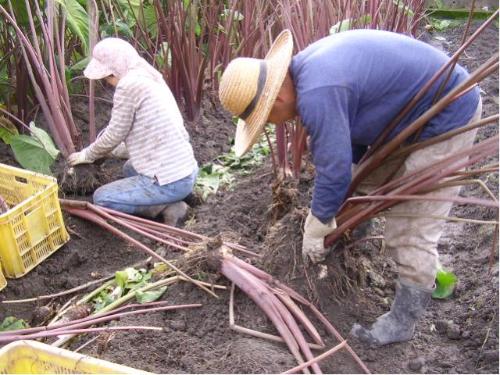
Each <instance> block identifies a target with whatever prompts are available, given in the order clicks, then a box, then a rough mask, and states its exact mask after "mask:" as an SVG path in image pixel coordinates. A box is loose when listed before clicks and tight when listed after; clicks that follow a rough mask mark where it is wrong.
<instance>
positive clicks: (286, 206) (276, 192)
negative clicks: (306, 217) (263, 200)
mask: <svg viewBox="0 0 500 375" xmlns="http://www.w3.org/2000/svg"><path fill="white" fill-rule="evenodd" d="M272 191H273V203H272V205H271V208H270V216H271V224H274V223H276V222H277V221H278V220H280V219H282V218H283V216H285V215H286V214H287V213H289V212H290V210H291V209H292V208H293V207H295V206H297V202H298V196H299V191H298V189H297V182H296V181H295V180H290V179H288V180H283V179H276V180H275V182H274V183H273V186H272Z"/></svg>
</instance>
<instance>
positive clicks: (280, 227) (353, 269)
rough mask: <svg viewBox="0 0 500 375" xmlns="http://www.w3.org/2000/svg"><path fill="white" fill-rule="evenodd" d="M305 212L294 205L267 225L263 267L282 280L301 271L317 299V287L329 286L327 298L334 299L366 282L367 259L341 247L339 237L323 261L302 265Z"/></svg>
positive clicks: (299, 274)
mask: <svg viewBox="0 0 500 375" xmlns="http://www.w3.org/2000/svg"><path fill="white" fill-rule="evenodd" d="M306 215H307V209H305V208H304V209H295V210H293V211H291V212H290V213H288V214H287V215H285V216H284V217H283V218H282V219H281V220H279V221H278V222H277V223H276V224H274V225H273V226H272V227H271V228H270V229H269V232H268V235H267V238H266V246H265V248H266V249H267V250H266V253H265V254H264V259H263V265H264V269H265V270H266V271H268V272H269V273H271V274H273V275H278V276H279V278H280V279H282V280H285V281H288V280H293V279H295V278H301V277H304V275H305V277H306V279H307V280H306V281H307V286H308V293H309V297H310V298H311V299H313V300H317V299H318V290H320V289H322V288H324V287H326V289H327V290H329V294H330V298H333V299H336V300H337V299H339V298H342V297H345V296H347V295H349V293H352V291H353V289H356V288H358V287H359V286H364V285H366V279H367V273H366V267H365V264H366V262H367V261H368V262H369V260H368V259H367V258H366V257H365V256H364V255H363V254H362V253H361V252H360V251H358V250H354V249H350V248H346V249H344V248H345V247H346V246H345V244H344V242H343V241H339V242H338V243H337V244H336V245H335V246H334V247H333V249H332V250H331V253H330V254H329V255H328V257H327V259H326V261H325V262H323V263H321V264H320V265H311V266H309V267H304V262H303V259H302V236H303V233H302V230H303V229H302V228H303V225H304V221H305V217H306ZM320 286H321V287H320Z"/></svg>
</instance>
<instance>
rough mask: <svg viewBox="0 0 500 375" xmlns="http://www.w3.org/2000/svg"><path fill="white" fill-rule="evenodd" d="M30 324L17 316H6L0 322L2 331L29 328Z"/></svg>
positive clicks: (0, 330)
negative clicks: (0, 322)
mask: <svg viewBox="0 0 500 375" xmlns="http://www.w3.org/2000/svg"><path fill="white" fill-rule="evenodd" d="M28 327H29V325H28V323H26V322H25V321H24V320H23V319H18V318H16V317H15V316H8V317H6V318H5V319H4V320H3V322H2V324H0V332H3V331H13V330H15V329H23V328H28Z"/></svg>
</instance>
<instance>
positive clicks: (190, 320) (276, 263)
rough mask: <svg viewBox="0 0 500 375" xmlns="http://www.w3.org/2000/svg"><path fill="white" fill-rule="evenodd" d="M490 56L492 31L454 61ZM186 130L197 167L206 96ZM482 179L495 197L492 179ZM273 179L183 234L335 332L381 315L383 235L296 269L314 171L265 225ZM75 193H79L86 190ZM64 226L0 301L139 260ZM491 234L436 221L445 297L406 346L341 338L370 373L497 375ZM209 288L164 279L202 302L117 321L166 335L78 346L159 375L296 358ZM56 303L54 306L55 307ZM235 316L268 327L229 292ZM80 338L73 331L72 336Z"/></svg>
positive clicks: (493, 82)
mask: <svg viewBox="0 0 500 375" xmlns="http://www.w3.org/2000/svg"><path fill="white" fill-rule="evenodd" d="M475 27H477V25H475ZM461 37H462V28H457V29H453V30H447V31H445V32H442V33H439V34H428V35H426V38H427V41H428V42H431V43H432V44H434V45H436V46H440V47H442V48H444V49H445V50H448V51H454V50H455V49H456V48H457V46H458V44H459V43H460V40H461ZM494 51H497V53H498V29H497V28H496V27H492V28H490V29H488V30H487V31H486V32H485V33H484V34H483V36H482V37H480V40H479V41H478V42H476V43H475V44H474V45H473V46H472V47H471V48H469V49H468V50H467V54H466V55H465V56H464V58H463V59H462V61H461V63H462V64H463V65H465V66H467V67H468V68H469V69H470V70H472V69H474V68H475V67H477V66H479V64H480V63H482V62H484V61H485V60H486V59H487V58H488V57H490V55H491V54H492V53H494ZM481 88H482V90H483V91H482V96H483V103H484V107H483V115H484V116H489V115H492V114H494V113H497V111H498V75H494V76H492V77H490V78H488V79H487V80H486V81H484V82H483V84H481ZM80 112H81V115H80V116H77V117H78V118H79V119H80V120H81V123H82V124H83V125H82V126H84V124H85V120H82V118H84V117H85V105H84V104H83V105H81V107H80ZM101 112H103V113H104V112H105V111H104V110H103V111H101ZM108 112H109V108H108ZM99 121H100V123H99V124H100V125H99V126H100V127H102V126H104V125H105V116H103V117H102V118H100V120H99ZM187 128H188V131H189V132H190V134H191V137H192V140H193V145H194V148H195V152H196V155H197V158H198V160H199V161H200V163H204V162H207V161H210V160H212V159H213V158H214V157H215V156H216V155H218V154H220V153H221V152H224V151H227V150H228V148H229V144H230V139H231V138H232V137H233V134H234V125H233V124H232V123H231V121H230V118H229V116H227V114H225V113H224V112H223V111H221V110H220V109H218V106H217V105H215V104H213V102H211V101H207V102H206V103H205V105H204V110H203V116H202V119H201V120H200V121H198V122H196V123H188V124H187ZM497 132H498V128H497V126H490V127H488V128H485V129H482V130H481V131H480V133H479V135H478V138H484V137H489V136H491V135H493V134H496V133H497ZM0 161H1V162H6V163H9V164H14V165H15V162H14V161H13V159H12V155H11V154H10V152H9V151H8V150H7V149H6V148H5V147H1V146H0ZM490 162H491V161H490ZM496 162H498V158H497V159H496ZM106 163H108V164H106ZM120 165H121V162H119V161H117V160H111V161H106V162H105V164H103V167H104V168H106V167H107V168H108V170H111V171H114V172H112V174H114V176H115V177H119V168H120ZM482 179H483V181H484V182H485V183H486V184H487V186H488V187H489V188H490V189H491V190H492V191H493V193H494V194H495V195H496V196H498V174H497V173H494V174H490V175H488V176H484V177H483V178H482ZM272 182H273V176H272V173H271V165H270V162H268V163H266V164H265V165H263V166H262V167H260V168H258V169H257V170H255V172H254V173H253V174H252V175H250V176H247V177H241V178H239V179H238V183H237V185H236V186H235V187H234V189H233V190H232V191H219V192H218V193H217V194H216V195H215V196H213V197H210V198H209V199H208V201H207V202H205V203H204V204H201V205H198V206H196V207H195V208H194V216H193V219H192V220H191V221H190V222H189V225H188V229H190V230H193V231H195V232H198V233H203V234H206V235H210V236H212V235H216V234H218V233H221V232H225V233H230V235H231V236H232V237H233V238H235V239H237V240H238V241H239V242H240V243H242V244H244V245H246V246H247V247H248V248H249V249H251V250H254V251H256V252H258V253H260V254H262V255H263V259H262V260H253V262H254V263H256V264H258V265H259V266H260V267H262V268H265V269H266V270H268V271H270V272H272V274H273V275H274V276H275V277H277V278H278V279H280V280H282V281H285V282H286V283H287V284H289V285H290V286H292V287H293V288H295V289H296V290H297V291H299V292H300V293H301V294H303V295H304V296H307V297H308V298H310V299H311V300H314V301H315V302H316V303H317V304H318V306H319V307H320V309H321V310H322V311H323V312H324V313H325V314H326V316H327V317H328V319H329V320H330V321H331V322H332V323H333V325H334V326H335V327H336V328H337V329H338V330H339V331H340V333H341V334H342V335H343V336H345V337H347V336H348V333H349V330H350V327H351V326H352V324H353V323H355V322H359V323H362V324H370V323H372V322H373V321H374V320H375V318H376V317H377V316H379V315H380V314H382V313H384V312H385V311H387V310H388V308H389V306H390V304H391V301H392V298H393V295H394V282H395V279H396V272H395V271H396V269H395V265H394V263H393V262H392V260H391V259H390V258H389V257H388V255H387V254H385V252H384V246H383V242H381V241H380V240H379V239H375V240H373V241H369V242H358V243H355V244H354V241H355V240H356V239H357V238H360V237H361V234H360V231H357V232H356V231H355V232H354V233H353V236H352V240H351V241H350V242H342V243H340V244H338V245H337V247H336V249H335V251H334V252H333V254H332V255H331V256H330V257H329V258H328V260H327V262H326V263H325V264H326V266H327V277H324V278H323V279H321V280H319V279H318V273H319V268H317V267H309V268H304V266H303V264H302V260H301V256H300V247H301V228H302V225H303V220H304V217H305V214H306V212H307V207H308V204H309V199H310V194H311V188H312V182H313V175H312V174H311V172H310V171H309V170H306V171H305V172H304V174H303V175H302V177H301V179H300V181H299V182H298V184H297V186H296V188H297V190H298V195H297V197H296V202H295V205H294V206H291V207H289V210H288V211H287V212H284V213H282V214H281V217H280V218H279V219H278V221H276V222H273V221H272V220H271V218H272V217H273V215H272V212H271V207H272V202H273V200H272V191H271V185H272ZM462 195H463V196H471V195H473V196H477V197H485V198H486V194H485V193H484V192H482V191H481V189H480V188H478V187H476V186H472V187H468V188H465V189H463V191H462ZM80 198H81V197H80ZM84 198H85V199H90V196H87V197H84ZM452 216H457V217H463V218H474V219H480V220H495V219H497V214H496V212H495V211H494V210H492V209H484V208H481V207H475V206H470V205H456V206H455V207H454V209H453V212H452ZM65 221H66V224H67V227H68V228H69V230H70V233H71V237H72V240H71V241H70V242H69V243H68V244H67V245H65V246H64V247H63V248H62V249H60V250H59V251H58V252H56V253H55V254H54V255H52V256H51V257H50V258H49V259H47V260H46V261H44V262H43V264H42V265H40V266H39V267H37V268H35V269H34V270H33V271H32V272H30V273H29V274H28V275H27V276H25V277H23V278H21V279H18V280H9V281H8V286H7V288H6V289H4V290H3V291H2V292H1V293H0V298H1V299H2V300H4V299H15V298H26V297H31V296H37V295H41V294H47V293H52V292H57V291H60V290H65V289H69V288H71V287H74V286H76V285H79V284H82V283H85V282H87V281H89V280H92V279H93V278H98V277H101V276H105V275H108V274H112V273H113V272H115V271H117V270H119V269H121V268H123V267H125V266H128V265H132V264H134V263H136V262H138V261H140V260H143V259H145V256H144V254H142V253H141V252H140V251H138V250H136V249H134V248H132V247H131V246H130V245H128V244H126V243H124V242H122V241H121V240H119V239H117V238H116V237H113V236H111V235H110V234H108V233H107V232H105V231H103V230H101V229H100V228H98V227H96V226H94V225H92V224H89V223H87V222H85V221H82V220H79V219H77V218H73V217H70V216H69V215H65ZM366 230H367V233H368V234H370V235H373V236H380V235H382V233H383V220H382V219H377V220H374V221H373V223H372V224H371V225H370V226H368V227H367V228H366ZM493 231H494V229H493V227H492V226H491V225H490V226H487V225H478V224H470V223H464V222H448V223H447V226H446V231H445V233H444V235H443V237H442V238H441V241H440V243H439V252H440V254H441V262H442V264H443V265H444V266H445V267H446V268H448V269H451V270H453V271H454V272H455V274H457V276H458V277H459V280H460V282H459V285H458V287H457V289H456V290H455V293H454V295H453V296H452V298H450V299H448V300H444V301H442V300H439V301H438V300H433V301H432V303H431V305H430V307H429V309H428V311H427V312H426V314H425V316H424V318H423V319H422V320H421V321H420V322H419V324H418V326H417V331H416V334H415V337H414V339H413V340H412V341H411V342H409V343H403V344H395V345H389V346H387V347H384V348H381V349H377V350H373V349H367V348H366V347H363V346H362V345H360V344H358V343H357V342H356V341H354V340H350V341H349V342H350V344H351V345H352V347H353V348H354V350H355V351H356V352H357V353H358V355H359V356H360V357H361V359H362V360H363V361H364V362H365V363H366V364H367V366H368V367H369V368H370V370H371V371H372V372H377V373H410V372H416V373H498V281H499V280H498V249H495V253H494V256H493V262H492V263H490V252H491V249H492V246H493ZM363 236H364V235H363ZM170 255H171V256H176V255H177V254H174V253H172V254H169V256H170ZM216 282H217V283H220V284H225V285H227V281H226V280H225V279H224V278H223V277H220V276H219V277H218V278H217V279H216ZM219 295H220V298H219V299H214V298H213V297H210V296H209V295H207V294H206V293H204V292H202V291H200V290H199V289H197V288H195V287H193V286H192V285H190V284H178V285H174V286H172V287H170V288H169V289H168V291H167V292H166V293H165V295H164V296H163V297H162V298H163V299H165V300H167V301H169V302H171V303H172V304H180V303H201V304H203V307H202V308H199V309H193V310H183V311H177V312H175V311H174V312H165V313H154V314H150V315H148V316H141V317H140V318H132V317H130V318H129V319H123V320H122V321H121V322H120V324H121V325H126V324H134V323H136V324H137V323H139V324H141V325H151V326H160V327H163V328H164V329H165V331H164V332H162V333H158V332H131V333H118V334H116V335H114V336H113V338H112V339H111V340H110V341H109V343H108V345H107V348H106V349H105V350H104V351H102V350H101V349H102V348H99V347H98V344H96V343H94V344H91V345H89V346H87V347H86V348H85V349H83V351H82V352H83V353H86V354H89V355H92V356H98V357H101V358H103V359H106V360H109V361H113V362H116V363H120V364H125V365H128V366H132V367H135V368H139V369H143V370H146V371H153V372H161V373H277V372H282V371H284V370H286V369H288V368H290V367H293V366H294V365H295V362H294V359H293V357H292V356H291V355H290V353H289V352H288V350H287V348H286V347H285V346H284V345H281V344H276V343H272V342H268V341H264V340H263V339H257V338H254V337H250V336H245V335H243V334H241V333H236V332H233V331H231V330H230V328H229V322H228V300H229V297H228V293H227V292H221V293H219ZM67 299H68V298H63V299H60V300H58V301H56V302H58V303H64V302H66V301H67ZM35 306H36V304H19V305H0V318H2V319H3V317H5V316H8V315H14V316H17V317H19V318H24V319H30V318H31V315H32V311H33V309H34V307H35ZM235 314H236V321H237V324H239V325H242V326H244V327H248V328H252V329H256V330H259V331H263V332H268V333H275V331H274V328H272V326H271V325H270V323H269V321H268V320H267V319H266V318H265V316H264V315H263V313H262V312H261V311H260V310H259V309H258V308H257V307H256V306H255V305H254V304H253V303H252V302H251V301H250V300H249V299H248V297H246V296H245V295H243V293H241V292H238V291H237V292H236V301H235ZM315 325H316V326H317V327H318V328H319V331H320V333H321V334H322V336H323V337H324V338H328V335H327V333H326V332H325V331H324V330H322V329H321V325H320V324H319V323H318V322H315ZM88 339H89V337H84V338H81V339H80V340H79V343H82V342H84V341H86V340H88ZM79 343H77V342H75V343H73V344H72V345H71V348H73V349H75V348H76V347H77V346H78V344H79ZM335 344H336V340H332V339H328V340H327V345H328V346H333V345H335ZM322 369H323V370H324V371H325V372H330V373H357V372H360V369H359V368H358V367H357V365H356V364H355V363H354V362H353V360H352V359H351V358H350V356H349V355H348V354H347V353H346V352H340V353H338V354H336V355H334V356H333V357H331V358H329V359H328V360H326V361H324V362H323V363H322Z"/></svg>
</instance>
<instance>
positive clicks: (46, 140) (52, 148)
mask: <svg viewBox="0 0 500 375" xmlns="http://www.w3.org/2000/svg"><path fill="white" fill-rule="evenodd" d="M30 130H31V133H32V134H33V138H36V140H37V141H39V142H40V143H41V144H42V146H43V148H44V149H45V151H47V152H48V153H49V155H50V156H52V158H53V159H54V160H56V159H57V156H58V155H59V150H58V149H57V148H56V145H55V144H54V142H53V141H52V138H50V135H49V134H48V133H47V132H46V131H45V130H43V129H41V128H37V127H36V126H35V123H34V122H33V121H32V122H30Z"/></svg>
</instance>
